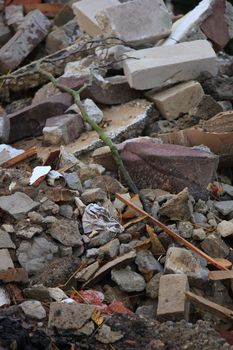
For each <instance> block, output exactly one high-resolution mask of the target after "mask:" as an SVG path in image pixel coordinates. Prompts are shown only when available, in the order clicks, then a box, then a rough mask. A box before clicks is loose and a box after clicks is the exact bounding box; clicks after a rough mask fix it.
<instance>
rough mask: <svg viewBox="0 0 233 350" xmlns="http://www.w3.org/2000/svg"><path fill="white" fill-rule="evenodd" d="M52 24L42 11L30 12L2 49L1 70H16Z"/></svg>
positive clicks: (0, 55)
mask: <svg viewBox="0 0 233 350" xmlns="http://www.w3.org/2000/svg"><path fill="white" fill-rule="evenodd" d="M50 26H51V24H50V21H49V20H48V19H47V17H46V16H44V15H43V13H42V12H40V11H39V10H35V11H31V12H29V13H28V15H27V16H26V17H25V18H24V20H23V22H22V23H21V25H20V26H19V28H18V31H17V33H16V34H15V35H14V36H13V37H12V38H11V39H10V40H9V41H8V42H7V43H6V44H5V45H4V46H3V47H2V48H1V50H0V72H1V73H7V72H9V71H12V70H14V69H15V68H16V67H17V66H18V65H19V64H20V63H21V62H22V61H23V60H24V59H25V58H26V57H27V56H28V55H29V53H30V52H31V51H32V50H33V49H34V48H35V47H36V46H37V45H38V44H39V43H40V42H41V41H42V40H43V39H44V38H45V36H46V35H47V34H48V32H49V29H50Z"/></svg>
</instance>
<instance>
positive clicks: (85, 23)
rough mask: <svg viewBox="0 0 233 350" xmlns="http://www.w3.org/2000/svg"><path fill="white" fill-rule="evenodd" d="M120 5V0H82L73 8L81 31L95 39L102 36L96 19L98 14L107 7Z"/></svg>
mask: <svg viewBox="0 0 233 350" xmlns="http://www.w3.org/2000/svg"><path fill="white" fill-rule="evenodd" d="M119 3H120V2H119V1H118V0H98V1H96V0H82V1H77V2H75V3H74V4H73V6H72V8H73V11H74V14H75V15H76V17H77V20H78V24H79V26H80V28H81V30H82V31H84V32H86V33H87V34H89V35H91V36H93V37H95V36H97V35H99V34H101V30H100V28H99V25H98V23H97V21H96V19H95V15H96V14H97V12H99V11H102V10H104V9H106V8H107V7H111V6H114V5H118V4H119Z"/></svg>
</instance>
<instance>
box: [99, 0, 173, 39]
mask: <svg viewBox="0 0 233 350" xmlns="http://www.w3.org/2000/svg"><path fill="white" fill-rule="evenodd" d="M151 13H153V14H154V16H155V17H153V19H152V18H151ZM128 18H130V19H131V20H130V21H128ZM96 19H97V22H98V24H99V27H100V28H101V30H102V33H103V35H104V36H105V37H117V38H119V39H120V40H122V41H123V42H124V43H127V44H130V45H136V46H139V45H143V44H147V43H155V42H156V41H157V40H158V39H161V38H165V37H166V36H168V34H169V33H170V29H171V24H172V23H171V17H170V15H169V13H168V11H167V9H166V6H165V5H164V3H163V2H162V1H160V0H158V1H156V2H155V1H153V0H146V1H142V0H134V1H133V2H130V1H129V2H126V3H123V4H119V5H113V6H112V7H108V8H105V9H103V10H100V11H99V12H98V13H97V15H96ZM139 22H140V23H141V25H138V23H139Z"/></svg>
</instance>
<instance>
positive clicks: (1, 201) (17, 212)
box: [0, 192, 40, 219]
mask: <svg viewBox="0 0 233 350" xmlns="http://www.w3.org/2000/svg"><path fill="white" fill-rule="evenodd" d="M39 204H40V203H37V202H34V201H33V200H32V199H31V198H30V197H28V196H27V195H26V194H25V193H22V192H15V193H14V194H12V195H10V196H2V197H0V209H1V210H3V211H5V212H7V213H8V214H10V215H11V216H13V217H14V218H15V219H22V218H23V217H24V216H25V215H26V214H27V213H28V212H29V211H32V210H33V209H35V208H37V207H38V206H39Z"/></svg>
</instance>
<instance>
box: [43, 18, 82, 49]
mask: <svg viewBox="0 0 233 350" xmlns="http://www.w3.org/2000/svg"><path fill="white" fill-rule="evenodd" d="M81 34H82V32H81V31H80V30H79V25H78V23H77V21H76V20H72V21H69V22H68V23H66V24H65V25H64V26H62V27H59V28H56V29H55V30H53V31H52V32H50V33H49V35H48V36H47V39H46V50H47V52H48V54H51V53H53V52H56V51H59V50H61V49H64V48H65V47H67V46H69V45H71V44H73V43H74V42H75V40H77V39H78V37H79V36H80V35H81Z"/></svg>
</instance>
